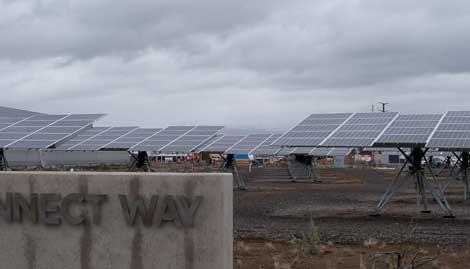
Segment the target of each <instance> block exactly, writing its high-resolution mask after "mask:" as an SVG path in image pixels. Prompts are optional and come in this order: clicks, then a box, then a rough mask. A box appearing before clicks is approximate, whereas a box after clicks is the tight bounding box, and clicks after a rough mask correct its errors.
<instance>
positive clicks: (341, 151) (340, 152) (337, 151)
mask: <svg viewBox="0 0 470 269" xmlns="http://www.w3.org/2000/svg"><path fill="white" fill-rule="evenodd" d="M352 151H353V149H352V148H333V149H332V150H331V151H330V152H329V153H328V155H327V156H347V155H349V154H351V152H352Z"/></svg>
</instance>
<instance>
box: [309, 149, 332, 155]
mask: <svg viewBox="0 0 470 269" xmlns="http://www.w3.org/2000/svg"><path fill="white" fill-rule="evenodd" d="M331 150H332V149H331V148H314V149H313V150H311V151H310V152H309V153H308V155H311V156H316V157H325V156H329V153H330V152H331Z"/></svg>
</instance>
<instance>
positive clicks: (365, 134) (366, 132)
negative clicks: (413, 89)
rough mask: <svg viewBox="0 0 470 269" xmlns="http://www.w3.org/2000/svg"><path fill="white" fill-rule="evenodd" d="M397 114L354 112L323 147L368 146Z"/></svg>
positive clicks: (322, 144)
mask: <svg viewBox="0 0 470 269" xmlns="http://www.w3.org/2000/svg"><path fill="white" fill-rule="evenodd" d="M397 115H398V113H395V112H387V113H355V114H354V115H353V116H352V117H351V118H349V119H348V120H347V121H346V122H345V123H344V124H343V125H341V127H340V128H339V129H338V130H336V131H334V132H333V133H332V134H331V135H330V136H329V137H328V139H326V141H324V142H323V143H321V146H325V147H368V146H372V144H373V143H374V141H375V139H377V137H378V136H379V135H380V134H381V133H382V132H383V130H384V129H385V128H386V127H387V126H388V125H389V124H390V123H391V122H392V120H393V119H394V118H395V117H396V116H397Z"/></svg>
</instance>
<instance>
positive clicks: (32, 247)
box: [0, 172, 233, 269]
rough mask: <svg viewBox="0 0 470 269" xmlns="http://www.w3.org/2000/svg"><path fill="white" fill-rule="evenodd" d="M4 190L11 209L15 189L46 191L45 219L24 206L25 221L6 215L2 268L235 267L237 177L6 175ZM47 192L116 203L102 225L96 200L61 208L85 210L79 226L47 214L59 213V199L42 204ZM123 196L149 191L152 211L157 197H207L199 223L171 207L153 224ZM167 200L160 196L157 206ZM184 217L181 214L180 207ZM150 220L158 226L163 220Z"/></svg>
mask: <svg viewBox="0 0 470 269" xmlns="http://www.w3.org/2000/svg"><path fill="white" fill-rule="evenodd" d="M0 190H1V192H0V200H1V201H2V203H3V206H4V209H5V208H8V205H7V201H8V197H7V196H8V195H7V193H19V194H21V195H23V196H24V197H25V198H26V199H27V200H28V201H29V202H30V201H33V200H34V199H33V198H32V197H33V196H29V195H30V194H31V193H33V194H39V198H38V201H39V202H38V204H39V206H38V208H39V209H38V212H39V214H40V215H41V216H42V217H40V218H39V220H38V221H37V223H36V222H35V221H34V218H33V217H32V216H33V215H30V214H27V213H28V212H26V211H21V212H22V213H23V221H22V223H21V222H20V221H18V219H16V221H15V219H13V222H12V223H8V221H7V219H8V217H9V215H7V217H5V214H4V215H0V268H15V269H16V268H18V269H22V268H25V269H26V268H27V269H34V268H43V269H64V268H67V269H120V268H129V269H154V268H164V269H166V268H172V269H179V268H185V269H211V268H213V269H221V268H229V269H230V268H232V263H233V262H232V260H233V257H232V255H233V254H232V251H233V249H232V244H233V205H232V203H233V202H232V199H233V194H232V175H231V174H175V173H73V172H60V173H56V172H40V173H37V172H35V173H27V172H1V173H0ZM45 193H57V194H61V196H62V198H64V197H66V196H67V195H69V194H71V193H78V194H82V195H85V194H87V195H93V194H106V195H107V196H108V200H107V201H106V202H105V203H104V204H103V205H102V207H101V210H99V212H101V223H99V224H94V223H93V221H94V220H95V218H94V216H93V215H92V213H93V212H95V211H94V210H95V208H93V207H90V204H87V203H86V202H88V200H89V199H88V198H86V201H85V203H77V204H75V206H74V207H69V208H68V209H69V210H68V211H67V210H66V209H65V208H67V207H65V206H64V203H62V204H61V205H62V208H61V209H60V212H61V213H62V214H65V213H64V212H69V213H70V214H71V215H74V216H75V217H77V216H81V214H84V216H87V217H86V221H85V223H81V224H72V223H70V222H69V221H68V220H67V219H66V218H65V217H61V215H60V214H58V213H57V212H55V213H54V212H52V213H51V212H49V213H48V215H45V216H44V215H42V214H41V212H44V209H45V208H47V209H46V210H52V211H54V210H57V207H54V204H49V206H46V207H44V206H41V204H42V203H41V201H43V200H42V197H43V196H42V195H43V194H45ZM120 194H121V195H128V196H126V197H128V199H129V200H133V199H135V198H136V197H138V195H141V196H142V197H143V198H144V199H145V203H146V205H147V206H148V207H149V208H150V207H151V206H150V205H151V204H150V200H151V199H150V198H151V196H152V195H159V197H164V196H165V195H174V196H175V197H176V195H185V196H186V197H188V198H191V197H192V198H194V197H196V198H197V197H198V196H202V200H201V202H200V205H199V207H198V208H197V210H196V211H195V213H194V214H195V215H194V225H193V227H192V228H190V227H186V228H185V227H178V226H177V225H176V223H175V221H174V219H175V218H176V217H177V216H176V215H171V214H169V213H168V212H170V211H171V210H170V209H171V206H168V207H164V208H166V209H165V210H162V211H161V212H165V213H166V214H164V215H163V217H164V218H163V222H162V224H161V226H158V225H157V224H153V225H152V226H149V227H147V226H145V225H144V224H143V223H142V221H141V220H140V219H139V220H137V222H136V223H135V226H131V225H130V224H128V223H127V222H126V218H125V213H124V212H123V211H122V205H121V203H120V202H121V201H120V199H119V197H118V195H120ZM14 197H16V196H14ZM86 197H88V196H86ZM64 200H65V199H64ZM64 200H62V201H64ZM12 201H16V200H14V198H13V199H12ZM90 201H91V199H90ZM188 201H191V200H188ZM192 201H193V202H194V200H192ZM43 202H44V201H43ZM160 202H161V200H160V199H158V203H157V204H158V205H160ZM13 203H15V202H13ZM169 204H170V203H168V204H167V205H169ZM42 205H44V204H42ZM58 205H60V203H58ZM12 208H13V207H12ZM31 208H35V207H34V206H31ZM156 208H158V207H156ZM0 211H1V206H0ZM33 211H34V210H33ZM157 211H158V210H157ZM5 212H9V211H5ZM16 212H20V211H16ZM171 212H173V213H174V212H176V211H171ZM12 214H13V213H12ZM177 214H178V215H181V213H180V211H179V207H178V211H177ZM156 215H159V214H157V213H156ZM64 216H65V215H64ZM160 216H162V215H161V214H160ZM171 216H173V218H172V217H171ZM175 216H176V217H175ZM50 218H56V219H55V220H57V218H58V219H60V220H61V224H60V225H47V224H45V222H46V221H48V220H51V219H50ZM150 219H151V220H154V223H155V217H154V218H150ZM165 220H167V221H165ZM157 223H158V222H157ZM180 224H181V223H180Z"/></svg>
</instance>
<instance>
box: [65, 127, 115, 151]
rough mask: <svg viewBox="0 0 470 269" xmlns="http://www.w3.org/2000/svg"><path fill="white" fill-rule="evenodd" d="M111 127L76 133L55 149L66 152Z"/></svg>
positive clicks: (93, 128) (94, 128)
mask: <svg viewBox="0 0 470 269" xmlns="http://www.w3.org/2000/svg"><path fill="white" fill-rule="evenodd" d="M110 128H111V127H92V128H90V129H87V130H85V131H82V132H80V133H78V134H77V135H76V136H74V137H72V138H71V139H69V140H66V141H64V142H62V143H60V144H58V145H57V146H56V149H59V150H67V149H69V148H71V147H73V146H75V145H77V144H81V143H82V142H83V141H85V140H88V139H90V138H92V137H93V136H95V135H97V134H99V133H102V132H104V131H106V130H108V129H110Z"/></svg>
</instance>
